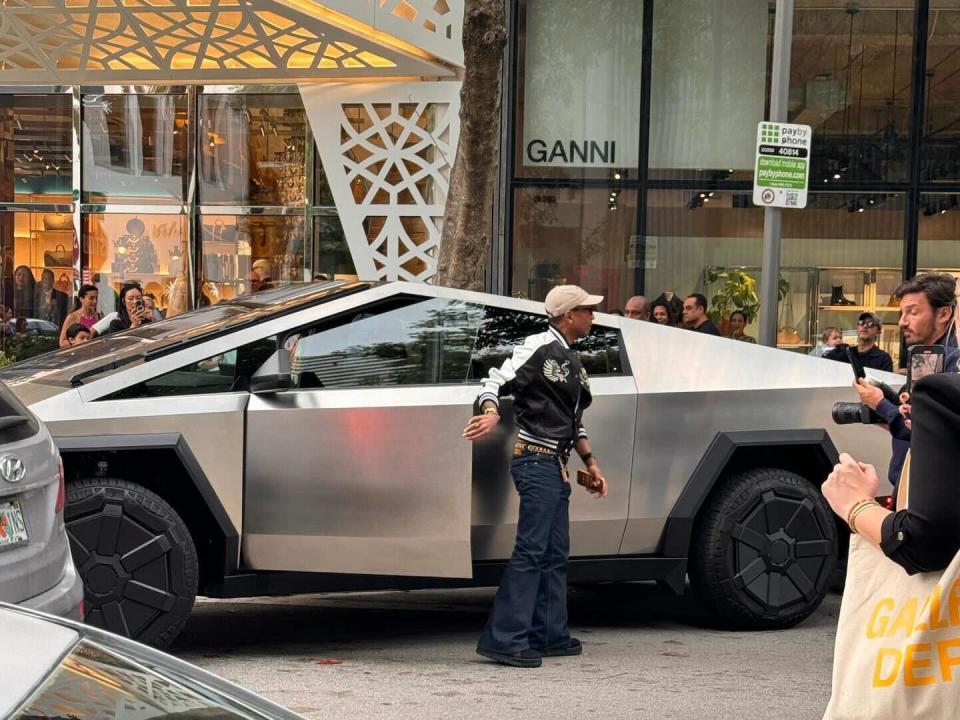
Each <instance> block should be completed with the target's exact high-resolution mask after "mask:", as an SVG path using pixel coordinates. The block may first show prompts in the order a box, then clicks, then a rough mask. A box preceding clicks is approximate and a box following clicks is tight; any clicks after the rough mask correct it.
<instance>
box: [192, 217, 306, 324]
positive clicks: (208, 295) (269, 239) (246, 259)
mask: <svg viewBox="0 0 960 720" xmlns="http://www.w3.org/2000/svg"><path fill="white" fill-rule="evenodd" d="M303 223H304V220H303V216H302V215H297V216H278V215H209V214H205V215H203V216H202V217H201V225H200V228H199V237H200V246H201V253H202V258H201V271H202V275H201V286H200V292H201V297H200V305H201V306H202V305H212V304H215V303H218V302H220V301H221V300H230V299H232V298H235V297H237V296H238V295H243V294H245V293H250V292H256V291H258V290H265V289H268V288H270V287H273V286H274V285H275V284H277V283H282V282H298V281H302V280H303Z"/></svg>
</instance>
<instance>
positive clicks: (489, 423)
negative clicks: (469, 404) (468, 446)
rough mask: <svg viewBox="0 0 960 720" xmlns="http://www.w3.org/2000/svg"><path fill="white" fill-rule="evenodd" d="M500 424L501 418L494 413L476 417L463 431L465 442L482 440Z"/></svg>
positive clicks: (471, 419)
mask: <svg viewBox="0 0 960 720" xmlns="http://www.w3.org/2000/svg"><path fill="white" fill-rule="evenodd" d="M498 422H500V416H499V415H496V414H494V413H492V412H491V413H485V414H483V415H474V416H473V417H472V418H470V422H468V423H467V426H466V427H465V428H464V429H463V438H464V440H480V439H481V438H485V437H486V436H487V435H489V434H490V431H491V430H493V429H494V428H495V427H496V426H497V423H498Z"/></svg>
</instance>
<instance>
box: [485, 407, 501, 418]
mask: <svg viewBox="0 0 960 720" xmlns="http://www.w3.org/2000/svg"><path fill="white" fill-rule="evenodd" d="M483 414H484V415H496V416H497V417H500V411H499V410H497V408H495V407H488V408H486V409H485V410H484V411H483Z"/></svg>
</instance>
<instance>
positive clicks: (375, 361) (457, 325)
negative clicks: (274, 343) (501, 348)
mask: <svg viewBox="0 0 960 720" xmlns="http://www.w3.org/2000/svg"><path fill="white" fill-rule="evenodd" d="M482 317H483V308H482V307H480V306H478V305H474V304H471V303H465V302H462V301H459V300H447V299H442V298H412V297H400V298H393V299H391V300H390V301H388V302H386V303H384V304H381V305H378V306H367V307H363V308H359V309H357V310H355V311H352V312H350V313H347V314H345V315H341V316H338V317H336V318H334V319H333V320H328V321H325V322H324V323H322V324H320V325H317V326H314V327H310V328H302V329H300V330H297V331H295V332H294V333H293V334H292V335H291V336H289V337H288V338H287V340H285V341H284V344H285V345H286V346H288V347H289V348H290V349H291V355H290V370H291V373H292V378H291V379H292V381H293V383H292V384H293V387H299V388H346V387H371V386H396V385H432V384H437V383H441V384H446V383H465V382H467V381H468V369H469V365H470V350H471V348H472V347H473V342H474V338H475V337H476V334H477V329H478V328H479V326H480V321H481V319H482Z"/></svg>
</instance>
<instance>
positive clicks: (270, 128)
mask: <svg viewBox="0 0 960 720" xmlns="http://www.w3.org/2000/svg"><path fill="white" fill-rule="evenodd" d="M306 128H307V119H306V114H305V113H304V110H303V104H302V102H301V100H300V96H299V95H201V96H200V135H199V140H198V143H199V144H198V150H199V153H200V158H199V162H200V203H201V204H204V205H303V204H304V201H305V199H306V194H305V189H306V182H305V181H306V170H305V164H304V142H305V139H306Z"/></svg>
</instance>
